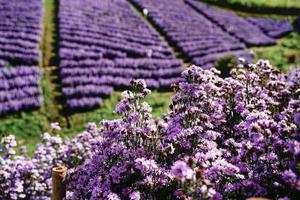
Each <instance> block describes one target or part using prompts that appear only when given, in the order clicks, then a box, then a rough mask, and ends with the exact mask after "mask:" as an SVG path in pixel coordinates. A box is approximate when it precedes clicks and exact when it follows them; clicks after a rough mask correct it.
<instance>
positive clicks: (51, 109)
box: [0, 0, 300, 152]
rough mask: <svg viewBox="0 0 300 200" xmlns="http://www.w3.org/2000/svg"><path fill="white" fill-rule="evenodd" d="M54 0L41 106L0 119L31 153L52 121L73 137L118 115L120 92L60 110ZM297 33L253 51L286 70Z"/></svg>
mask: <svg viewBox="0 0 300 200" xmlns="http://www.w3.org/2000/svg"><path fill="white" fill-rule="evenodd" d="M54 1H55V0H45V17H44V25H45V27H44V29H45V31H44V35H43V40H42V43H41V50H42V52H43V58H44V59H43V62H42V64H41V67H42V68H43V71H44V76H43V79H42V83H41V85H42V89H43V95H44V105H43V106H42V108H41V109H39V110H36V111H32V112H26V113H19V114H15V115H10V116H6V117H4V118H1V119H0V133H2V134H15V135H16V137H17V138H18V139H19V141H20V143H21V144H26V145H27V146H28V147H29V152H32V151H33V149H34V146H35V144H36V142H37V141H38V140H39V138H40V134H41V133H43V132H44V131H47V130H48V129H49V124H50V123H51V122H56V121H58V122H60V123H61V125H62V127H63V131H62V134H63V135H67V136H74V135H75V134H77V133H78V132H80V131H82V130H84V128H85V126H86V124H87V122H89V121H92V122H96V123H99V122H100V121H101V120H103V119H113V118H116V117H117V116H116V115H115V114H114V113H113V110H114V106H115V105H116V103H117V102H118V101H119V99H120V92H115V93H114V94H113V95H112V96H111V97H110V98H108V99H106V100H105V101H104V103H103V105H102V106H101V108H98V109H95V110H92V111H87V112H85V113H77V114H73V115H70V114H65V113H63V111H62V104H63V101H62V100H61V94H60V89H59V82H58V78H59V77H58V68H57V67H55V66H50V63H51V60H52V59H53V57H55V44H54V38H55V28H56V27H55V24H54V22H55V16H54V13H55V12H54V10H55V8H54V6H53V5H54ZM299 41H300V34H299V33H296V32H295V33H292V34H289V35H288V36H286V37H284V38H282V39H280V40H279V42H278V45H276V46H272V47H260V48H253V50H254V51H255V52H256V53H257V54H258V56H259V57H260V58H267V59H270V60H271V61H272V63H274V65H276V66H278V67H280V68H282V69H285V68H284V67H283V66H289V65H290V63H289V62H288V60H287V59H286V55H288V54H290V53H295V54H297V55H299V53H300V46H299V45H297V44H299ZM171 96H172V92H169V93H160V92H157V91H154V92H153V93H152V94H151V96H150V97H148V98H147V101H148V102H149V103H150V105H151V106H153V114H154V116H156V117H158V116H160V115H161V114H162V113H163V112H165V111H166V110H167V107H168V105H169V103H170V97H171Z"/></svg>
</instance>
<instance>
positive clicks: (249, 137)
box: [0, 61, 300, 200]
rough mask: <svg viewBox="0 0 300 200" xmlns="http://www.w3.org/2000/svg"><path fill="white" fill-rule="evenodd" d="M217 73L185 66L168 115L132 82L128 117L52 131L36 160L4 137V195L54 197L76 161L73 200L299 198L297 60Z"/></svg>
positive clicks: (123, 107)
mask: <svg viewBox="0 0 300 200" xmlns="http://www.w3.org/2000/svg"><path fill="white" fill-rule="evenodd" d="M219 73H220V72H219V71H217V70H216V69H214V68H212V69H210V70H203V69H201V68H200V67H196V66H192V67H190V68H188V69H187V70H186V71H184V72H183V73H182V76H183V78H184V79H185V80H186V81H185V82H180V83H179V84H174V85H173V88H174V90H175V91H176V94H175V95H174V96H173V97H172V103H171V105H170V109H169V110H168V111H167V112H166V113H165V115H164V116H163V118H162V119H153V117H152V115H151V111H152V109H151V107H150V106H149V104H147V103H146V102H145V101H144V98H145V96H147V95H148V94H149V93H150V90H148V89H147V88H146V82H145V81H143V80H140V79H138V80H135V81H132V82H131V84H132V88H133V90H132V91H125V92H123V93H122V100H121V101H120V102H119V103H118V104H117V105H116V109H115V112H116V113H118V114H119V115H120V116H121V119H117V120H112V121H103V122H102V123H101V125H100V126H99V127H98V126H96V125H95V124H89V126H88V128H87V130H86V131H85V132H83V133H82V134H80V135H79V136H77V137H76V138H74V139H72V140H65V141H62V140H61V139H60V137H57V136H50V134H48V133H45V134H44V135H43V138H42V143H41V144H39V145H38V146H37V149H36V151H35V154H34V157H33V158H32V159H30V158H28V157H26V156H25V155H18V156H13V154H14V153H15V152H14V147H15V146H16V143H15V141H14V140H13V138H12V137H11V136H8V137H4V138H3V139H2V145H0V146H1V153H0V155H1V156H0V163H1V166H3V167H2V168H0V175H1V176H0V198H2V199H3V198H4V199H17V198H35V199H45V198H47V197H49V191H50V189H51V181H50V174H49V173H50V171H51V168H52V167H53V166H55V165H60V164H64V165H66V166H67V167H68V168H69V169H70V174H69V177H68V199H113V200H118V199H131V200H139V199H244V198H246V197H251V196H264V197H268V198H272V199H275V198H276V199H289V198H295V197H299V191H300V176H299V170H297V165H298V164H299V157H300V138H299V133H300V99H299V95H300V89H299V88H300V70H299V68H298V69H292V70H291V71H290V73H289V74H287V75H284V74H281V73H280V72H279V71H278V70H276V69H275V68H273V67H272V66H270V64H269V63H268V62H267V61H259V62H258V63H257V64H245V65H239V66H238V68H234V69H233V70H232V71H231V77H228V78H225V79H223V78H220V77H219V76H218V74H219ZM59 130H60V127H59V126H58V124H53V125H52V132H53V131H59ZM12 177H13V178H12ZM29 177H30V178H29ZM47 195H48V196H47ZM297 195H298V196H297Z"/></svg>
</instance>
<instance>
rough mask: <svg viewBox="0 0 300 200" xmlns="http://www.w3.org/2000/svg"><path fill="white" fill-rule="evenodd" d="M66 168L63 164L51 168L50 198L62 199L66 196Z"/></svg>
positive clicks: (54, 199)
mask: <svg viewBox="0 0 300 200" xmlns="http://www.w3.org/2000/svg"><path fill="white" fill-rule="evenodd" d="M67 171H68V169H67V168H66V167H64V166H61V167H55V168H53V169H52V199H53V200H63V199H64V198H65V197H66V176H67Z"/></svg>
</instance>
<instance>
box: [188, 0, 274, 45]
mask: <svg viewBox="0 0 300 200" xmlns="http://www.w3.org/2000/svg"><path fill="white" fill-rule="evenodd" d="M186 2H187V4H188V5H190V6H191V7H193V8H194V9H195V10H197V11H198V12H199V13H201V14H203V15H205V16H206V17H208V18H209V19H210V20H212V21H213V22H214V23H216V24H218V25H219V26H220V27H221V28H222V29H223V30H225V31H226V32H228V33H230V34H232V35H234V36H235V37H236V38H238V39H239V40H241V41H242V42H244V43H245V44H246V45H248V46H263V45H273V44H275V43H276V40H274V39H273V38H271V37H269V36H267V35H265V34H264V32H263V31H261V30H260V28H259V27H257V26H255V25H253V24H252V23H250V22H248V21H247V20H246V19H243V18H241V17H239V16H237V15H236V14H234V13H231V12H225V11H221V10H218V9H215V8H213V7H210V6H207V5H205V4H204V3H201V2H200V1H195V0H186Z"/></svg>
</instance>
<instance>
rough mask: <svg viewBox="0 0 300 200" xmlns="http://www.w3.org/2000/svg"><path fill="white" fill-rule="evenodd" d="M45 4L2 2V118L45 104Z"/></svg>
mask: <svg viewBox="0 0 300 200" xmlns="http://www.w3.org/2000/svg"><path fill="white" fill-rule="evenodd" d="M42 10H43V6H42V1H41V0H22V1H19V0H10V1H5V0H1V1H0V18H1V21H0V80H1V84H0V116H2V115H5V114H7V113H14V112H18V111H22V110H26V109H32V108H37V107H39V106H40V105H41V103H42V97H41V90H40V87H39V80H40V77H41V71H40V69H39V67H38V66H37V65H38V63H39V59H40V52H39V42H40V35H41V30H42V29H41V21H42V20H41V19H42Z"/></svg>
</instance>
